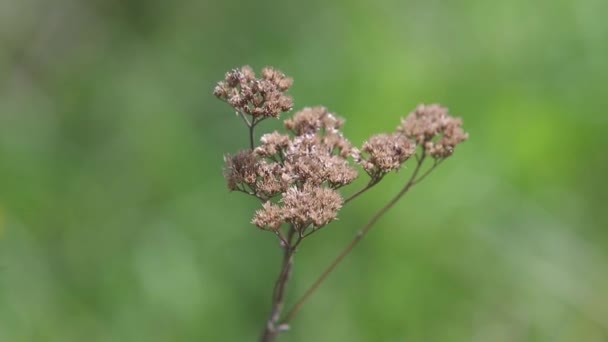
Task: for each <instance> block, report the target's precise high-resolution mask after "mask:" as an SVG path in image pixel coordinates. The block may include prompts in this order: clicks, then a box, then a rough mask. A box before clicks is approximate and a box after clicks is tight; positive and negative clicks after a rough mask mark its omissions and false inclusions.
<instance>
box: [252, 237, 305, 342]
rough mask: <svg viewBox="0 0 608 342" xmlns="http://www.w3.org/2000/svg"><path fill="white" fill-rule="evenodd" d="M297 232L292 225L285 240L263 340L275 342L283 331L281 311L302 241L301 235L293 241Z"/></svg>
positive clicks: (262, 341) (264, 341)
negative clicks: (281, 263)
mask: <svg viewBox="0 0 608 342" xmlns="http://www.w3.org/2000/svg"><path fill="white" fill-rule="evenodd" d="M295 233H296V229H295V227H294V226H293V225H292V226H291V227H290V229H289V233H288V236H287V239H286V240H284V241H285V242H286V243H285V242H284V247H283V248H284V252H283V265H282V266H281V272H280V273H279V277H278V278H277V281H276V282H275V285H274V291H273V294H272V310H271V313H270V317H269V318H268V321H267V322H266V327H265V328H264V331H263V333H262V337H261V339H260V341H261V342H273V341H275V340H276V338H277V336H278V334H279V333H280V332H281V331H282V330H281V329H280V326H279V325H278V324H277V323H278V322H279V319H280V318H281V312H282V311H283V305H284V304H285V290H286V287H287V283H288V282H289V278H290V276H291V270H292V268H293V256H294V254H295V252H296V248H297V246H298V244H299V243H300V241H301V237H298V239H297V240H296V242H295V243H293V237H294V235H295Z"/></svg>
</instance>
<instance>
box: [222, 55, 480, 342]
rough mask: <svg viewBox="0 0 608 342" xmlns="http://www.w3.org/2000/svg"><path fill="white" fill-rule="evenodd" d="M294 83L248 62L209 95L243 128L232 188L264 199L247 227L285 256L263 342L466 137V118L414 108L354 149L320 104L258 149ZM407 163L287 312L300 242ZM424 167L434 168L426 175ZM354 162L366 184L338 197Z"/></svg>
mask: <svg viewBox="0 0 608 342" xmlns="http://www.w3.org/2000/svg"><path fill="white" fill-rule="evenodd" d="M292 84H293V80H292V79H291V78H289V77H287V76H285V74H283V73H282V72H280V71H278V70H276V69H274V68H270V67H268V68H264V69H263V70H262V77H261V78H256V75H255V73H254V71H253V70H252V69H251V68H250V67H249V66H244V67H242V68H240V69H234V70H232V71H230V72H228V73H226V76H225V79H224V80H223V81H220V82H219V83H218V85H217V86H216V87H215V90H214V92H213V93H214V95H215V96H216V97H218V98H219V99H221V100H224V101H225V102H226V103H228V104H229V105H230V106H231V107H232V108H234V110H236V113H237V115H238V116H240V117H241V118H242V120H243V121H244V122H245V125H246V126H247V127H248V130H249V144H250V146H249V149H246V150H243V151H240V152H238V153H236V154H234V155H226V156H225V158H224V161H225V168H224V177H225V178H226V181H227V183H228V188H229V189H230V190H231V191H239V192H243V193H245V194H247V195H250V196H253V197H255V198H257V199H258V200H260V201H261V204H262V206H261V208H260V209H258V210H257V211H256V212H255V214H254V215H253V219H252V220H251V223H252V224H254V225H255V226H257V227H258V228H260V229H262V230H267V231H270V232H272V233H273V234H274V235H276V237H277V238H278V241H279V245H280V247H281V249H282V250H283V263H282V266H281V270H280V272H279V276H278V278H277V280H276V282H275V285H274V291H273V296H272V307H271V311H270V315H269V317H268V319H267V321H266V322H265V324H264V329H263V333H262V336H261V339H260V340H261V341H263V342H270V341H275V340H276V338H277V336H278V335H279V334H280V333H281V332H284V331H286V330H287V329H288V328H289V324H290V322H291V321H292V320H293V318H294V317H295V316H296V315H297V313H298V312H299V311H300V309H301V308H302V305H303V304H304V303H305V302H306V301H307V300H308V298H309V297H310V296H311V295H312V294H313V293H314V292H315V291H316V289H317V288H318V287H319V285H321V283H322V282H323V281H324V280H325V279H326V278H327V276H328V275H329V274H330V273H331V272H332V271H333V270H334V269H335V268H336V266H338V264H339V263H340V262H341V261H342V259H343V258H344V257H345V256H346V255H348V254H349V253H350V252H351V250H352V249H353V248H354V247H355V245H357V243H358V242H359V241H360V240H361V239H362V238H363V237H364V236H365V235H366V234H367V233H368V232H369V231H370V230H371V229H372V227H374V225H375V224H376V222H377V221H378V220H379V219H380V218H381V217H382V216H383V215H384V214H385V213H386V212H387V211H388V210H389V209H391V208H392V207H393V206H394V205H395V204H396V203H397V202H398V201H399V200H400V199H401V198H402V197H403V195H405V193H407V192H408V191H409V189H410V188H412V187H413V186H414V185H416V184H418V183H420V182H421V181H422V180H423V179H424V178H425V177H427V176H428V175H429V174H430V173H431V172H432V171H433V170H435V168H436V167H437V166H438V165H439V164H441V163H442V162H443V161H444V160H445V159H447V158H448V157H450V156H451V155H452V154H453V153H454V149H455V147H456V145H458V144H460V143H462V142H464V141H465V140H467V138H468V134H467V133H465V132H464V130H463V129H462V120H461V119H459V118H454V117H452V116H450V114H449V113H448V110H447V108H444V107H441V106H440V105H437V104H433V105H419V106H418V107H417V108H416V109H415V110H414V111H413V112H411V113H410V114H409V115H408V116H407V117H406V118H404V119H402V120H401V124H400V125H399V126H398V127H397V129H396V131H395V132H393V133H383V134H378V135H374V136H372V137H370V138H369V139H368V140H367V141H366V142H364V143H363V146H362V147H361V149H358V148H356V147H353V146H352V145H351V143H350V142H349V141H348V140H347V139H346V138H345V137H344V135H343V134H342V132H341V131H340V129H341V128H342V126H343V125H344V119H343V118H340V117H338V116H336V115H335V114H332V113H330V112H329V111H328V110H327V108H325V107H312V108H310V107H307V108H304V109H302V110H300V111H299V112H297V113H295V114H294V115H293V116H292V117H291V118H290V119H287V120H285V122H284V123H285V128H286V130H287V131H288V133H287V134H284V133H279V132H276V131H275V132H272V133H268V134H264V135H262V137H261V139H260V143H259V144H258V145H256V144H255V137H254V128H255V127H256V126H257V125H258V124H259V123H260V122H261V121H263V120H265V119H267V118H279V116H280V115H281V114H282V113H285V112H289V111H290V110H291V109H292V107H293V100H292V98H291V97H290V96H288V95H286V92H287V90H289V88H290V87H291V86H292ZM410 159H413V160H414V162H413V163H414V166H413V167H414V170H413V172H412V173H411V175H410V176H409V178H408V180H407V181H406V183H405V185H404V186H403V188H401V189H400V191H399V192H398V193H397V194H396V195H395V196H394V197H393V198H392V199H390V200H389V201H388V203H387V204H386V205H385V206H384V207H382V208H381V209H380V210H379V211H378V212H377V213H376V214H375V215H374V216H373V217H372V218H371V219H370V221H369V222H368V223H367V224H366V225H365V226H363V228H362V229H361V230H360V231H359V232H357V233H356V235H355V237H354V239H353V240H352V241H351V242H350V243H349V244H347V245H346V246H345V248H344V249H343V250H342V252H341V253H340V254H339V255H338V256H337V257H336V259H334V260H333V262H331V263H330V264H329V266H328V267H327V268H326V269H325V270H324V271H323V272H322V273H321V275H320V276H319V278H318V279H317V280H316V281H315V282H314V283H313V284H312V285H311V286H310V287H309V288H308V290H307V291H305V292H304V294H303V295H302V296H301V297H300V298H299V299H298V300H297V301H296V302H295V304H294V305H293V307H292V308H291V309H290V310H289V311H287V313H286V314H284V313H283V306H284V302H285V292H286V287H287V284H288V282H289V278H290V275H291V272H292V268H293V261H294V255H295V253H296V252H297V250H298V248H300V247H301V244H302V242H303V241H304V240H305V239H306V238H307V237H309V236H310V235H312V234H314V233H316V232H318V231H319V230H321V229H322V228H324V227H326V226H327V225H328V224H329V223H331V222H332V221H334V220H335V219H336V217H337V215H338V212H339V211H340V209H341V208H342V207H343V206H344V205H346V204H347V203H348V202H350V201H352V200H353V199H355V198H356V197H358V196H359V195H361V194H363V193H364V192H366V191H367V190H369V189H371V188H372V187H373V186H375V185H376V184H378V183H379V182H380V181H381V180H382V179H383V178H384V176H385V175H387V174H388V173H390V172H391V171H399V170H400V169H401V168H402V167H404V164H405V163H406V162H407V161H408V160H410ZM427 161H430V166H427V167H424V171H423V165H425V164H426V162H427ZM357 164H358V165H359V166H360V167H361V168H362V169H363V170H364V171H365V173H366V174H367V176H368V178H369V180H368V182H367V185H366V186H365V187H363V188H362V189H360V190H358V191H356V192H354V193H352V194H351V195H350V196H348V197H346V198H344V197H343V196H342V194H341V192H340V190H341V188H342V187H344V186H346V185H349V184H350V183H352V182H353V181H354V180H355V179H356V178H357V177H358V171H357V168H356V167H355V166H356V165H357Z"/></svg>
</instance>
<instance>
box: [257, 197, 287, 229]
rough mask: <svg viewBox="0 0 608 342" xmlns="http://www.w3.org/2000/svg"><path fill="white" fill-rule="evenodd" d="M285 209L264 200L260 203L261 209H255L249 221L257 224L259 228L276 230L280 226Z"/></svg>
mask: <svg viewBox="0 0 608 342" xmlns="http://www.w3.org/2000/svg"><path fill="white" fill-rule="evenodd" d="M284 212H285V210H284V209H283V208H281V207H279V206H278V205H276V204H274V203H271V202H266V203H264V204H263V205H262V209H258V210H256V212H255V214H254V216H253V219H252V220H251V223H253V224H254V225H256V226H258V228H260V229H268V230H273V231H276V230H277V229H279V228H281V224H283V221H284V218H283V213H284Z"/></svg>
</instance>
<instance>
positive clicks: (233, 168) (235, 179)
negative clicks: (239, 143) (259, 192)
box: [224, 151, 257, 191]
mask: <svg viewBox="0 0 608 342" xmlns="http://www.w3.org/2000/svg"><path fill="white" fill-rule="evenodd" d="M224 162H225V163H226V166H225V168H224V178H226V182H227V183H228V189H230V190H231V191H234V190H237V189H239V187H240V186H241V185H243V184H246V185H248V186H249V187H254V186H255V182H256V179H257V159H256V157H255V155H254V154H253V153H251V151H241V152H239V153H237V154H235V155H225V156H224Z"/></svg>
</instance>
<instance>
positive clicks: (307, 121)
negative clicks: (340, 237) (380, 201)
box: [224, 107, 358, 231]
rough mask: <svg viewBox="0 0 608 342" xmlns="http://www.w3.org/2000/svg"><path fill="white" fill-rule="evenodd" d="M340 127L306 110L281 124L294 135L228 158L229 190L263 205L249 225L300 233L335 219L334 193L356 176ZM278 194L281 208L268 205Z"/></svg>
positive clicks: (337, 199) (274, 137)
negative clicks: (287, 227)
mask: <svg viewBox="0 0 608 342" xmlns="http://www.w3.org/2000/svg"><path fill="white" fill-rule="evenodd" d="M343 123H344V120H343V119H341V118H338V117H336V116H334V115H333V114H331V113H329V112H328V111H327V109H326V108H324V107H316V108H305V109H303V110H302V111H300V112H298V113H296V114H295V115H294V116H293V118H292V119H290V120H287V121H285V126H286V128H287V129H289V130H290V131H291V132H292V133H293V134H294V135H293V136H289V135H284V134H280V133H278V132H273V133H269V134H265V135H263V136H262V138H261V139H260V142H261V144H260V146H258V147H257V148H255V149H254V150H253V151H241V152H239V153H238V154H236V155H234V156H227V157H226V168H225V170H224V175H225V177H226V180H227V182H228V187H229V188H230V189H231V190H238V191H243V192H247V193H249V194H251V195H254V196H256V197H258V198H260V199H262V200H263V201H266V203H264V205H263V207H262V209H260V210H258V211H257V212H256V214H255V216H254V218H253V220H252V222H253V223H254V224H255V225H256V226H258V227H260V228H263V229H270V230H276V229H279V228H280V227H281V224H282V223H289V224H293V225H294V226H295V227H297V228H298V229H299V230H302V231H303V230H305V229H306V228H308V227H309V226H310V227H313V229H316V228H320V227H322V226H324V225H326V224H327V223H329V222H331V221H332V220H333V219H335V218H336V215H337V212H338V210H339V209H340V208H341V206H342V197H341V196H340V194H339V193H338V192H337V191H336V189H338V188H340V187H342V186H344V185H347V184H349V183H351V182H352V181H353V180H355V179H356V178H357V175H358V173H357V170H356V169H355V168H353V167H352V166H351V165H350V163H349V161H348V157H349V156H350V154H351V152H352V151H353V150H354V149H353V148H352V146H351V144H350V143H349V142H348V140H346V139H345V138H344V136H343V135H342V133H341V132H340V127H341V126H342V124H343ZM279 194H281V199H280V200H279V201H278V203H279V204H274V203H271V202H270V201H269V200H270V199H271V198H273V197H275V196H277V195H279Z"/></svg>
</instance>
